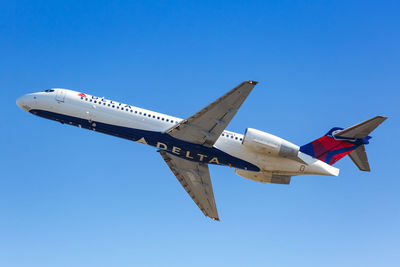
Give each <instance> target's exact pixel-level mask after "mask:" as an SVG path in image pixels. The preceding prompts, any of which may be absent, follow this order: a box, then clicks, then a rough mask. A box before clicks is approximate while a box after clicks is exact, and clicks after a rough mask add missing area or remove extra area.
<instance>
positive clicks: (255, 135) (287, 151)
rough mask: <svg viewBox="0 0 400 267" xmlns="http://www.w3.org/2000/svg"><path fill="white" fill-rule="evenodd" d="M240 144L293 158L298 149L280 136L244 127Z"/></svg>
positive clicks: (256, 150)
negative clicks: (244, 130)
mask: <svg viewBox="0 0 400 267" xmlns="http://www.w3.org/2000/svg"><path fill="white" fill-rule="evenodd" d="M242 144H243V145H244V146H245V147H246V148H248V149H250V150H253V151H254V152H258V153H262V154H270V155H273V156H281V157H284V158H293V159H294V158H297V154H298V153H299V149H300V148H299V146H297V145H295V144H293V143H290V142H288V141H286V140H284V139H282V138H280V137H277V136H275V135H272V134H269V133H266V132H262V131H259V130H256V129H252V128H247V129H246V132H245V134H244V138H243V143H242Z"/></svg>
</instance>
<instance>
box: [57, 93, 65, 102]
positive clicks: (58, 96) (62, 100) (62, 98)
mask: <svg viewBox="0 0 400 267" xmlns="http://www.w3.org/2000/svg"><path fill="white" fill-rule="evenodd" d="M64 98H65V91H64V90H57V93H56V101H58V102H64Z"/></svg>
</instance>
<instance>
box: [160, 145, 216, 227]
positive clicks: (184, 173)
mask: <svg viewBox="0 0 400 267" xmlns="http://www.w3.org/2000/svg"><path fill="white" fill-rule="evenodd" d="M158 152H159V153H160V154H161V156H162V157H163V159H164V160H165V162H166V163H167V165H168V167H169V168H170V169H171V171H172V172H173V173H174V174H175V176H176V178H177V179H178V181H179V182H180V183H181V185H182V186H183V188H184V189H185V190H186V192H187V193H188V194H189V195H190V197H191V198H192V199H193V201H194V202H195V203H196V204H197V206H198V207H199V208H200V209H201V211H202V212H203V213H204V215H206V216H208V217H210V218H211V219H213V220H217V221H219V217H218V212H217V207H216V205H215V200H214V193H213V189H212V185H211V179H210V172H209V170H208V165H207V164H204V163H198V162H193V161H189V160H186V159H182V158H179V157H176V156H174V155H171V154H169V153H168V152H165V151H158Z"/></svg>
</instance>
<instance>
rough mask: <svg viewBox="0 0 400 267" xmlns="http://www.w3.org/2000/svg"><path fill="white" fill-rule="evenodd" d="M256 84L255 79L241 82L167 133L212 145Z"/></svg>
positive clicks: (193, 141)
mask: <svg viewBox="0 0 400 267" xmlns="http://www.w3.org/2000/svg"><path fill="white" fill-rule="evenodd" d="M256 84H257V82H255V81H246V82H243V83H241V84H239V85H238V86H237V87H235V88H233V89H232V90H230V91H229V92H228V93H226V94H225V95H223V96H222V97H220V98H218V99H217V100H215V101H214V102H212V103H211V104H209V105H208V106H206V107H205V108H203V109H202V110H200V111H199V112H197V113H195V114H194V115H192V116H190V117H189V118H187V119H185V120H183V121H182V122H180V123H179V124H177V125H175V126H173V127H172V128H170V129H168V130H167V131H166V133H168V134H170V135H171V136H173V137H175V138H177V139H180V140H183V141H187V142H190V143H194V144H200V145H204V146H207V147H212V146H213V145H214V143H215V142H216V141H217V139H218V137H219V136H220V135H221V134H222V132H223V131H224V129H225V128H226V126H227V125H228V123H229V122H230V121H231V120H232V118H233V116H235V114H236V112H237V111H238V110H239V108H240V106H241V105H242V104H243V102H244V100H245V99H246V98H247V96H248V95H249V94H250V92H251V90H252V89H253V87H254V86H255V85H256Z"/></svg>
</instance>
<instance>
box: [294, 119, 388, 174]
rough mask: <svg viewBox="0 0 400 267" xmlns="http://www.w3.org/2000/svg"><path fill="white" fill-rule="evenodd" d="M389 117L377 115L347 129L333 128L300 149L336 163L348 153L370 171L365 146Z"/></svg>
mask: <svg viewBox="0 0 400 267" xmlns="http://www.w3.org/2000/svg"><path fill="white" fill-rule="evenodd" d="M386 119H387V118H386V117H383V116H376V117H374V118H371V119H369V120H366V121H364V122H361V123H359V124H356V125H353V126H351V127H349V128H347V129H343V128H337V127H335V128H332V129H331V130H330V131H329V132H328V133H327V134H326V135H324V136H322V137H321V138H318V139H317V140H314V141H312V142H311V143H308V144H306V145H304V146H301V147H300V151H301V152H303V153H305V154H308V155H310V156H312V157H314V158H317V159H319V160H321V161H324V162H326V163H328V164H329V165H333V164H335V163H336V162H337V161H339V160H340V159H341V158H343V157H344V156H346V155H348V154H349V156H350V158H351V159H352V160H353V162H354V164H356V165H357V167H358V168H359V169H360V170H362V171H370V168H369V163H368V158H367V154H366V152H365V146H364V145H366V144H368V143H369V141H368V140H369V139H371V137H370V136H368V134H370V133H371V132H372V131H373V130H374V129H375V128H376V127H378V125H379V124H381V123H382V122H384V121H385V120H386Z"/></svg>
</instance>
